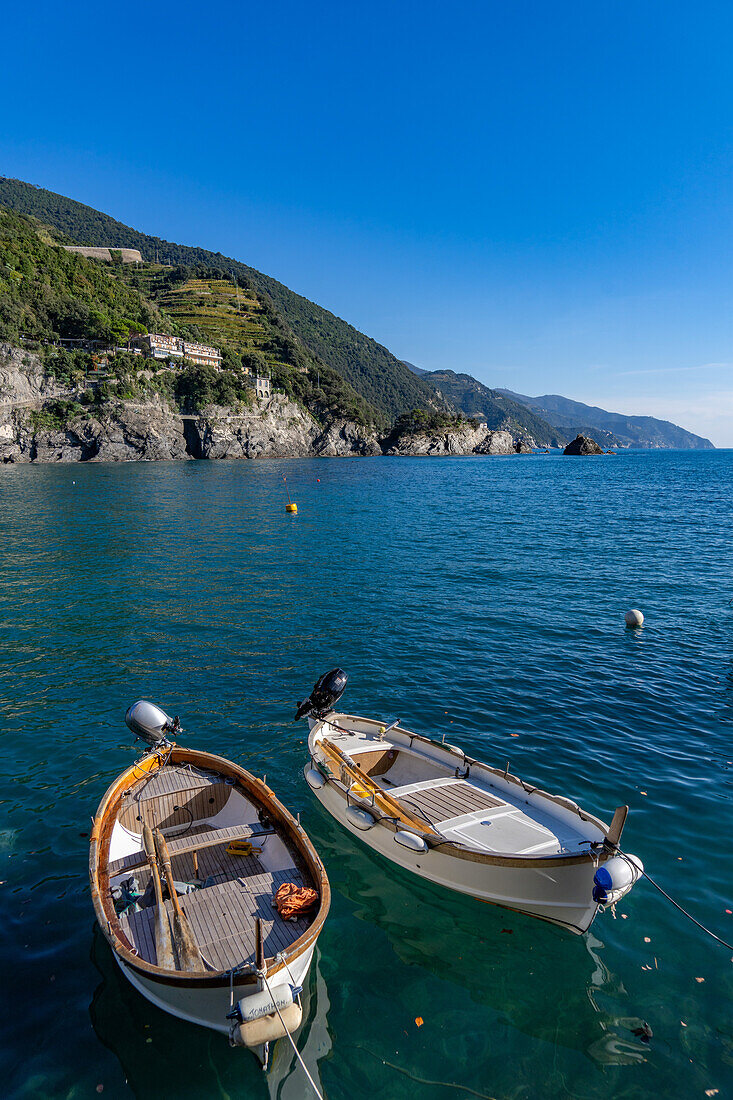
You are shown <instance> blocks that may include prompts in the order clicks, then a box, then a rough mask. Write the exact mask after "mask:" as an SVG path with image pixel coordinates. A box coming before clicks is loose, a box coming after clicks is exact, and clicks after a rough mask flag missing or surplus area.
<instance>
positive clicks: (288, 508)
mask: <svg viewBox="0 0 733 1100" xmlns="http://www.w3.org/2000/svg"><path fill="white" fill-rule="evenodd" d="M283 481H284V482H285V492H286V493H287V494H288V503H287V504H286V505H285V511H286V512H292V514H293V515H294V516H297V514H298V505H297V504H294V503H293V501H292V500H291V499H290V490H289V489H288V479H287V478H286V477H285V475H284V474H283Z"/></svg>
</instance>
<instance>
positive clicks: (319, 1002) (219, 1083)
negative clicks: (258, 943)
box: [89, 925, 331, 1100]
mask: <svg viewBox="0 0 733 1100" xmlns="http://www.w3.org/2000/svg"><path fill="white" fill-rule="evenodd" d="M92 961H93V962H94V965H95V966H96V968H97V970H98V971H99V973H100V975H101V979H102V980H101V981H100V983H99V985H98V986H97V988H96V989H95V991H94V996H93V998H92V1002H91V1004H90V1005H89V1016H90V1018H91V1021H92V1027H93V1028H94V1031H95V1033H96V1035H97V1038H98V1039H99V1041H100V1042H101V1043H103V1044H104V1045H105V1046H106V1047H107V1048H108V1049H109V1050H111V1051H112V1053H113V1054H114V1056H115V1057H116V1058H117V1059H118V1060H119V1063H120V1066H121V1067H122V1071H123V1073H124V1075H125V1080H126V1081H127V1082H128V1083H129V1085H130V1087H131V1088H132V1090H133V1092H134V1094H135V1095H136V1096H138V1097H151V1098H153V1097H155V1098H160V1097H161V1096H165V1097H168V1096H173V1095H178V1094H179V1092H180V1089H181V1088H182V1087H185V1089H186V1094H187V1095H190V1096H206V1097H216V1096H220V1097H222V1098H225V1097H245V1096H247V1097H250V1096H251V1097H257V1096H261V1097H269V1098H270V1100H302V1098H303V1097H305V1096H307V1095H308V1093H309V1092H310V1087H309V1085H308V1083H307V1080H306V1078H305V1075H304V1073H303V1071H302V1069H301V1068H300V1065H299V1064H298V1062H297V1059H296V1057H295V1054H294V1053H293V1049H292V1047H291V1046H290V1044H289V1043H288V1041H287V1039H280V1040H279V1041H278V1042H277V1043H275V1044H274V1046H273V1047H272V1048H271V1060H270V1069H269V1071H268V1072H267V1073H263V1072H262V1070H261V1069H260V1067H259V1064H258V1062H257V1060H256V1059H255V1057H254V1055H253V1054H250V1053H249V1051H246V1050H239V1049H237V1050H234V1049H232V1048H231V1047H229V1043H228V1041H227V1039H226V1036H224V1035H219V1034H217V1033H215V1032H213V1031H210V1030H209V1029H208V1028H203V1027H197V1026H195V1025H194V1024H188V1023H186V1022H185V1021H183V1020H178V1019H176V1018H174V1017H173V1016H170V1015H169V1014H168V1013H167V1012H163V1011H162V1010H161V1009H159V1008H156V1007H155V1006H154V1005H151V1004H150V1002H149V1001H147V1000H146V999H145V998H144V997H143V996H142V995H141V994H140V993H138V992H137V990H135V989H133V988H132V986H131V985H130V983H129V982H128V981H127V979H126V978H125V977H124V975H123V974H122V972H121V971H120V968H119V966H118V965H117V963H116V962H115V960H114V956H113V954H112V951H111V949H110V947H109V944H108V943H107V941H106V940H105V938H104V936H103V935H102V934H101V932H100V931H99V928H98V927H97V926H96V925H95V927H94V934H93V942H92ZM301 996H302V999H303V1023H302V1024H301V1027H300V1029H299V1031H298V1033H297V1035H296V1036H294V1038H295V1041H296V1043H297V1046H298V1050H299V1051H300V1055H301V1057H302V1059H303V1061H304V1062H305V1064H306V1066H307V1067H308V1071H309V1072H310V1074H311V1076H312V1077H313V1080H314V1081H315V1082H316V1084H318V1085H319V1087H320V1088H321V1091H323V1085H322V1083H321V1080H320V1071H319V1062H320V1061H321V1060H322V1059H323V1058H325V1057H326V1056H327V1055H328V1054H329V1053H330V1051H331V1038H330V1035H329V1031H328V1009H329V1000H328V992H327V990H326V983H325V981H324V979H323V976H322V974H321V971H320V966H319V954H318V949H317V948H316V952H315V954H314V957H313V963H312V965H311V969H310V972H309V975H308V980H307V983H306V985H305V986H304V989H303V993H302V995H301ZM172 1090H174V1091H172ZM324 1095H325V1094H324Z"/></svg>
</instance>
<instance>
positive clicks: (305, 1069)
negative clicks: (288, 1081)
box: [257, 970, 323, 1100]
mask: <svg viewBox="0 0 733 1100" xmlns="http://www.w3.org/2000/svg"><path fill="white" fill-rule="evenodd" d="M257 976H258V977H259V978H262V981H263V982H264V983H265V985H266V986H267V992H268V993H269V994H270V997H271V999H272V1003H273V1004H274V1006H275V1011H276V1012H277V1014H278V1016H279V1017H280V1023H281V1024H282V1025H283V1029H284V1031H285V1034H286V1035H287V1037H288V1041H289V1043H290V1045H291V1047H292V1048H293V1050H294V1051H295V1057H296V1058H297V1059H298V1061H299V1062H300V1066H301V1069H302V1070H303V1073H304V1074H305V1075H306V1077H307V1078H308V1080H309V1081H310V1083H311V1088H312V1089H313V1091H314V1092H315V1094H316V1096H317V1097H318V1100H323V1093H322V1092H321V1090H320V1089H319V1088H318V1085H317V1084H316V1083H315V1081H314V1080H313V1078H312V1077H311V1075H310V1073H309V1071H308V1067H307V1065H306V1064H305V1062H304V1061H303V1059H302V1058H301V1056H300V1051H299V1050H298V1048H297V1046H296V1045H295V1041H294V1040H293V1036H292V1035H291V1034H290V1032H289V1031H288V1029H287V1026H286V1024H285V1021H284V1020H283V1018H282V1013H281V1012H280V1009H279V1008H278V1007H277V1001H276V1000H275V998H274V996H273V993H272V990H271V989H270V983H269V982H268V980H267V975H266V974H265V973H264V971H262V970H260V971H259V972H258V975H257Z"/></svg>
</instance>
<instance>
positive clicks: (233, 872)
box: [108, 765, 313, 970]
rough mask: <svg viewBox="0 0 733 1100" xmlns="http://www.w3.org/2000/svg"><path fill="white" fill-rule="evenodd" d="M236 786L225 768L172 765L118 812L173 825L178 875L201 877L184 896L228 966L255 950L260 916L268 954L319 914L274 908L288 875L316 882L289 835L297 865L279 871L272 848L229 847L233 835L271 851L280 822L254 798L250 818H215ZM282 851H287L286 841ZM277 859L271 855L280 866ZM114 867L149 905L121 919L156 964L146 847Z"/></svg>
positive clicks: (144, 782)
mask: <svg viewBox="0 0 733 1100" xmlns="http://www.w3.org/2000/svg"><path fill="white" fill-rule="evenodd" d="M232 790H233V787H232V785H231V784H230V783H227V782H226V781H225V779H224V778H223V777H222V776H220V775H217V774H211V773H206V772H204V771H201V770H198V769H194V768H190V767H187V766H178V765H166V766H164V767H162V768H160V769H159V770H158V771H156V772H154V773H153V774H151V775H147V776H144V777H143V778H142V779H141V780H139V782H137V783H136V784H135V785H134V786H133V787H131V788H130V792H129V794H128V795H127V797H126V798H125V801H124V804H123V807H122V809H121V811H120V814H119V818H118V820H119V822H120V824H121V825H123V826H124V827H125V828H126V829H127V830H128V831H129V832H130V833H132V834H137V835H138V836H139V835H140V834H141V832H142V825H143V824H145V823H147V824H149V825H150V827H151V828H152V829H156V828H158V829H160V830H161V832H163V833H164V834H165V833H167V836H166V840H167V847H168V851H169V853H170V858H171V866H172V871H173V878H174V879H175V881H176V882H178V883H181V882H188V883H195V884H197V888H196V889H194V890H193V892H192V893H189V894H182V895H180V896H179V899H178V900H179V903H180V905H181V908H182V909H183V911H184V913H185V914H186V916H187V917H188V919H189V921H190V924H191V928H192V930H193V934H194V938H195V940H196V942H197V944H198V946H199V949H200V950H201V952H202V954H203V956H204V958H205V959H206V960H207V961H208V963H209V964H210V965H211V966H212V967H213V968H214V969H216V970H228V969H230V968H231V967H233V966H236V965H238V964H239V963H241V962H244V961H247V960H249V959H253V958H254V954H255V918H256V917H259V918H260V921H261V927H262V934H263V940H264V947H265V954H266V955H267V956H268V957H271V956H273V955H276V954H277V953H278V952H280V951H284V950H286V949H287V948H288V947H289V946H290V945H291V944H292V943H294V942H295V940H297V939H299V938H300V937H301V936H302V935H303V933H304V932H306V931H307V929H308V928H309V927H310V924H311V922H312V920H313V917H312V916H306V917H303V918H300V919H298V920H297V921H287V922H286V921H284V920H283V919H282V917H281V916H280V915H279V913H278V912H277V910H276V909H275V908H273V904H272V902H273V898H274V895H275V893H276V891H277V889H278V887H279V886H280V885H281V884H282V883H284V882H293V883H295V884H296V885H298V886H312V885H313V883H312V881H311V879H310V875H309V873H308V870H307V868H306V866H305V864H304V863H303V860H302V859H301V857H300V855H299V854H298V853H297V852H296V851H295V850H293V848H292V847H291V846H290V845H288V844H287V843H286V846H287V847H288V851H289V856H290V859H291V860H292V866H290V867H286V868H285V869H283V870H278V871H268V869H267V867H266V862H268V861H267V859H266V856H265V855H263V858H262V859H260V858H259V854H258V853H257V852H253V853H252V855H249V856H234V855H230V854H228V853H227V850H226V849H227V846H228V845H229V843H230V842H231V841H232V840H244V839H248V838H251V839H252V843H253V845H254V846H255V847H256V848H260V847H261V848H263V850H264V852H265V853H266V851H267V849H266V845H267V842H268V837H270V836H277V835H278V834H277V831H276V830H275V828H274V827H273V826H272V825H268V826H262V825H261V824H260V822H259V821H258V820H256V818H257V809H256V806H254V805H253V804H251V803H248V802H242V812H243V814H244V813H246V815H247V816H248V817H250V818H251V821H250V823H247V822H242V823H241V824H237V825H229V826H224V827H221V828H216V827H215V826H213V825H212V823H211V821H210V820H207V819H210V818H215V817H216V816H217V814H218V813H219V812H220V811H221V810H222V809H223V807H224V806H225V805H226V803H227V802H228V801H229V798H230V796H231V794H232ZM229 820H231V815H230V817H229ZM182 827H183V828H182ZM279 839H280V840H281V841H282V840H284V837H283V836H280V837H279ZM279 851H280V852H281V853H282V849H281V848H279ZM276 859H277V857H276V856H275V858H273V859H272V860H270V861H269V862H270V863H271V864H274V865H275V866H277V865H278V863H277V862H276ZM108 872H109V875H110V876H120V877H121V876H122V875H129V876H131V877H134V879H135V880H136V882H137V887H138V890H139V891H140V893H141V895H142V905H143V906H144V907H143V908H142V909H140V910H139V911H138V912H130V913H126V914H124V915H122V916H121V917H120V918H119V919H120V925H121V927H122V930H123V932H124V933H125V935H126V937H127V938H128V940H129V941H130V943H131V944H132V946H133V948H134V949H135V950H136V952H137V954H138V955H139V957H140V958H141V959H144V960H145V961H146V962H149V963H152V964H156V951H155V921H156V914H157V905H156V904H155V901H154V898H153V892H152V883H151V878H152V876H151V871H150V867H149V866H148V861H147V857H146V856H145V853H144V852H143V851H141V850H138V851H135V852H132V853H130V854H128V855H126V856H123V857H121V858H120V859H117V860H114V861H112V862H110V863H109V865H108ZM118 881H120V879H119V878H118ZM163 906H164V909H165V912H166V914H167V916H168V920H169V921H170V920H171V919H172V916H173V903H172V902H171V901H170V900H168V901H164V902H163Z"/></svg>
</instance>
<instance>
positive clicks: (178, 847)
mask: <svg viewBox="0 0 733 1100" xmlns="http://www.w3.org/2000/svg"><path fill="white" fill-rule="evenodd" d="M273 832H274V829H263V828H262V826H261V825H260V823H259V821H257V822H255V823H254V824H252V825H232V826H230V827H229V828H225V829H213V828H208V829H206V830H205V831H204V832H196V833H192V834H186V835H185V836H182V837H179V838H178V839H176V838H175V837H170V838H167V839H168V851H169V852H170V855H171V858H173V856H179V855H185V854H186V853H187V852H200V851H201V849H202V848H212V847H214V845H217V844H229V843H230V842H231V841H232V840H251V839H253V838H255V837H258V836H270V835H271V834H272V833H273ZM147 862H148V860H147V856H146V855H145V852H144V851H143V850H142V849H141V850H140V851H138V852H131V853H130V854H129V855H127V856H122V858H121V859H115V860H112V862H111V863H110V864H108V868H107V869H108V871H109V874H110V877H112V876H113V875H119V874H122V873H124V872H126V871H134V870H135V869H136V868H138V867H144V866H145V865H146V864H147Z"/></svg>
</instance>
